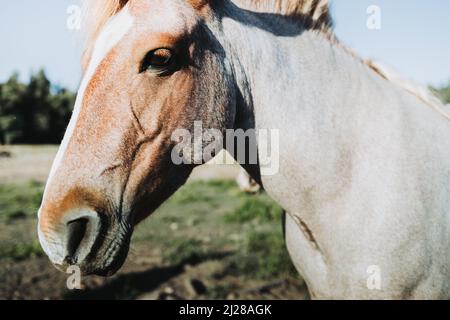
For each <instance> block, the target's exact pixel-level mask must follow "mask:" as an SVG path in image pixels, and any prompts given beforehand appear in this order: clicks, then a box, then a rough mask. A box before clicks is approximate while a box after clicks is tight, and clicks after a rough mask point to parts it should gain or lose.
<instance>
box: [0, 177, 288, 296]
mask: <svg viewBox="0 0 450 320" xmlns="http://www.w3.org/2000/svg"><path fill="white" fill-rule="evenodd" d="M43 188H44V186H43V184H41V183H37V182H30V183H25V184H16V185H0V220H2V221H4V222H6V223H7V224H18V225H20V224H30V225H32V227H33V228H35V219H36V211H37V209H38V207H39V204H40V202H41V197H42V192H43ZM281 212H282V210H281V208H280V207H279V206H278V205H276V204H275V203H274V202H273V201H272V200H271V199H270V198H269V197H268V195H267V194H265V193H264V192H263V193H261V194H258V195H247V194H244V193H242V192H241V191H240V190H239V188H238V186H237V185H236V184H235V182H234V181H221V180H212V181H196V182H190V183H188V184H187V185H185V186H183V187H182V188H181V189H180V190H179V191H178V192H177V193H176V194H175V195H174V196H173V197H171V198H170V199H169V200H168V201H167V202H166V203H165V204H163V205H162V206H161V207H160V208H159V209H158V210H157V211H156V212H155V213H154V214H153V215H152V216H151V217H150V218H148V219H146V220H145V221H144V222H142V223H141V225H139V226H138V227H137V228H136V230H135V235H134V238H133V244H139V243H141V242H142V241H146V242H147V243H146V245H147V246H151V247H154V248H158V249H159V250H160V252H161V254H162V257H163V259H164V261H166V262H167V263H169V264H173V265H176V264H183V263H198V262H201V261H203V260H208V259H223V260H222V261H223V262H224V263H225V264H226V268H225V270H226V272H228V273H231V274H234V275H237V276H244V277H248V278H258V279H266V278H267V279H268V278H274V277H284V276H291V275H294V274H295V271H294V268H293V266H292V263H291V261H290V259H289V256H288V253H287V250H286V248H285V244H284V240H283V236H282V233H281V223H280V216H281ZM31 219H33V220H31ZM27 221H28V222H27ZM5 228H9V227H5ZM5 230H10V229H5ZM11 230H12V229H11ZM12 237H13V234H12V235H11V239H12ZM16 237H18V238H16ZM21 237H22V238H20V237H19V236H18V233H17V232H15V233H14V241H15V242H12V243H8V244H6V243H4V244H3V245H2V246H0V259H12V260H23V259H27V258H29V257H32V256H39V255H41V254H42V251H41V249H40V246H39V245H38V244H37V242H36V243H34V242H33V240H32V239H34V235H32V234H29V235H27V236H25V235H23V236H21ZM220 252H226V253H227V256H226V257H217V255H216V254H217V253H220ZM210 290H211V292H210V293H209V295H210V296H211V297H215V298H218V299H219V298H223V296H224V295H226V292H227V288H221V287H217V288H212V289H210Z"/></svg>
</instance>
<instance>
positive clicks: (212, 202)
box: [0, 0, 450, 299]
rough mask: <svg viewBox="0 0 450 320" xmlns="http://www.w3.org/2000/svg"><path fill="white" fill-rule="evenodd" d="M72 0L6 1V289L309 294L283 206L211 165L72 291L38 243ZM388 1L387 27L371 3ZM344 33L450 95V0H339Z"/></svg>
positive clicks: (1, 241) (76, 40) (64, 106)
mask: <svg viewBox="0 0 450 320" xmlns="http://www.w3.org/2000/svg"><path fill="white" fill-rule="evenodd" d="M78 5H80V2H79V1H75V0H73V1H70V0H41V1H32V0H16V1H10V2H6V3H4V4H2V10H1V11H0V39H1V41H2V44H1V50H0V299H91V298H93V299H99V298H100V299H101V298H117V299H177V298H215V299H225V298H228V299H235V298H250V299H251V298H258V299H264V298H270V299H277V298H278V299H286V298H289V299H304V298H308V295H307V292H306V288H305V285H304V283H303V281H302V279H301V278H300V277H299V276H298V275H297V273H296V272H295V270H294V268H293V266H292V264H291V262H290V259H289V257H288V255H287V252H286V250H285V248H284V242H283V238H282V229H281V217H280V215H281V208H279V207H278V206H277V205H276V204H275V203H274V202H273V201H272V200H271V199H270V198H269V197H268V196H267V195H266V194H265V193H264V192H258V193H256V194H247V193H244V192H242V191H241V189H240V188H239V187H238V186H237V184H236V183H235V181H234V180H235V178H236V176H237V174H238V172H239V168H238V166H237V165H228V166H226V165H207V166H203V167H201V168H199V169H197V170H196V171H195V172H194V174H193V176H192V178H191V179H190V181H189V182H188V184H187V185H186V186H184V187H183V188H182V189H181V190H180V191H179V192H177V193H176V194H175V195H174V196H173V197H172V198H171V199H170V200H169V201H168V202H167V203H165V204H164V205H163V206H162V207H161V208H160V209H158V210H157V212H155V214H153V215H152V216H151V217H150V218H149V219H147V220H146V221H145V222H144V223H142V224H141V225H140V226H139V227H138V228H137V230H136V233H135V235H134V238H133V241H132V245H131V250H130V255H129V258H128V260H127V262H126V264H125V266H124V267H123V268H122V270H121V271H120V272H119V274H117V275H116V276H114V277H113V278H109V279H103V278H99V277H88V278H85V279H83V290H80V291H70V290H68V289H67V287H66V280H67V275H64V274H61V273H59V272H58V271H56V269H54V268H53V267H52V266H51V265H50V263H49V262H48V259H47V258H46V257H44V255H43V252H42V251H41V249H40V246H39V244H38V241H37V235H36V212H37V208H38V207H39V204H40V200H41V196H42V192H43V188H44V183H45V180H46V178H47V175H48V172H49V170H50V166H51V163H52V160H53V157H54V156H55V154H56V151H57V145H58V144H59V143H60V141H61V139H62V136H63V134H64V130H65V128H66V126H67V123H68V121H69V119H70V115H71V111H72V107H73V104H74V99H75V92H76V89H77V86H78V83H79V81H80V76H81V71H80V62H79V61H80V55H81V52H82V49H83V34H82V31H81V30H80V29H78V28H76V27H74V26H73V24H71V22H73V21H72V20H71V19H72V18H73V14H74V12H75V13H76V10H75V11H74V8H76V7H73V6H78ZM370 5H376V6H378V7H379V8H380V10H381V11H380V12H381V16H380V17H381V20H380V23H381V24H380V29H376V30H374V29H370V28H368V27H367V24H366V22H367V19H368V17H369V14H368V13H367V8H368V7H369V6H370ZM332 8H333V10H332V12H333V15H334V19H335V30H336V33H337V35H338V37H339V38H340V39H341V40H342V41H343V42H344V43H345V44H347V45H349V46H350V47H351V48H353V49H354V50H355V51H356V52H358V53H359V54H361V56H362V57H363V58H374V59H375V60H378V61H383V62H385V63H387V64H388V65H390V66H394V67H395V68H396V69H397V70H399V72H400V73H402V74H403V75H405V76H406V77H409V78H410V79H412V80H413V81H415V82H418V83H420V84H422V85H425V86H429V87H430V88H432V90H434V91H435V92H436V94H437V95H439V96H440V97H441V98H442V100H443V101H445V102H446V103H450V2H449V1H445V0H429V1H421V0H396V1H389V0H380V1H375V0H372V1H366V0H358V1H356V0H353V1H348V0H347V1H344V0H334V1H332Z"/></svg>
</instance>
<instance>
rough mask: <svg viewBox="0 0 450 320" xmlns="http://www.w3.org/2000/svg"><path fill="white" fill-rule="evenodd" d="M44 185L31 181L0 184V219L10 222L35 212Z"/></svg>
mask: <svg viewBox="0 0 450 320" xmlns="http://www.w3.org/2000/svg"><path fill="white" fill-rule="evenodd" d="M43 189H44V186H43V184H42V183H39V182H35V181H31V182H29V183H24V184H12V185H0V221H3V222H11V221H13V220H16V219H22V218H27V217H30V216H34V215H36V214H37V210H38V208H39V205H40V202H41V198H42V193H43Z"/></svg>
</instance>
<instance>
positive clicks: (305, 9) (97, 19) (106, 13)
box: [83, 0, 333, 43]
mask: <svg viewBox="0 0 450 320" xmlns="http://www.w3.org/2000/svg"><path fill="white" fill-rule="evenodd" d="M206 1H208V0H206ZM233 1H235V2H238V3H239V4H242V5H243V6H244V7H246V8H247V9H249V10H256V11H264V12H271V13H278V14H282V15H285V16H289V17H293V18H296V19H299V20H301V21H302V23H303V25H304V26H305V27H306V28H308V29H316V30H321V31H323V32H324V33H326V34H327V35H328V36H330V38H333V37H332V31H331V29H332V26H333V20H332V18H331V14H330V6H329V3H328V0H233ZM128 2H129V0H84V1H83V7H84V17H85V19H84V20H85V21H84V25H85V27H86V32H87V39H86V40H87V43H92V41H94V40H95V38H96V37H97V36H98V34H99V32H100V30H101V29H102V27H103V26H104V25H105V23H106V22H107V21H108V19H109V18H111V17H112V16H114V15H115V14H117V13H118V12H119V11H120V10H122V9H123V7H125V6H126V4H127V3H128Z"/></svg>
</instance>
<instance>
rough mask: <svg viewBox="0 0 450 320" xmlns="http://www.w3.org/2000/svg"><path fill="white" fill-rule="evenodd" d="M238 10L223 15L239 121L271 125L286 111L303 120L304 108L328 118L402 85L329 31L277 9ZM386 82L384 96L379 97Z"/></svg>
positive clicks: (316, 116) (242, 124)
mask: <svg viewBox="0 0 450 320" xmlns="http://www.w3.org/2000/svg"><path fill="white" fill-rule="evenodd" d="M235 14H236V16H235V17H226V18H224V19H222V30H223V31H222V33H223V37H225V39H224V41H223V43H224V49H225V51H226V54H227V56H228V57H229V58H230V60H231V64H232V69H233V70H234V75H235V78H236V83H237V87H238V88H239V92H240V95H239V97H238V98H241V99H240V100H239V101H238V102H239V104H238V107H239V109H238V115H240V116H239V117H238V124H237V126H239V127H249V126H250V127H252V126H253V125H254V126H256V127H263V128H271V127H273V126H276V125H277V121H276V120H279V121H281V119H279V118H280V117H286V116H290V118H289V119H285V120H283V121H287V122H289V121H290V122H292V123H297V121H298V120H299V118H298V117H297V116H301V114H303V115H305V116H306V118H307V117H310V118H311V119H309V120H310V121H321V122H322V123H323V122H324V121H326V119H325V118H326V117H329V118H333V117H335V116H336V115H337V113H339V116H347V115H345V113H346V112H348V113H350V114H351V113H353V112H355V108H359V109H360V108H361V107H363V108H364V106H365V107H367V108H370V107H372V106H371V103H370V101H371V100H372V102H374V101H375V100H378V101H379V100H380V99H383V98H384V99H386V100H388V99H389V96H390V95H395V91H399V90H398V88H395V87H394V86H393V85H392V84H390V83H389V82H388V81H386V80H385V79H383V78H382V77H380V76H379V75H378V74H376V73H375V72H374V71H373V70H371V69H370V68H369V67H368V66H367V65H365V64H364V63H363V62H362V61H361V60H360V59H358V58H357V57H355V56H353V55H352V54H351V53H350V52H349V51H348V50H346V49H345V48H344V47H343V46H341V45H339V44H338V43H336V42H333V41H331V40H330V39H329V37H328V36H327V35H326V34H324V33H320V32H319V31H317V30H306V29H302V28H301V27H300V26H299V25H298V24H296V23H295V22H292V20H290V19H289V18H284V20H283V18H282V17H280V16H279V15H275V14H259V13H253V14H252V13H249V12H244V13H242V12H240V13H239V12H238V13H235ZM246 19H247V20H248V21H245V20H246ZM380 87H382V88H381V89H382V90H383V91H384V96H383V97H380V96H379V94H378V93H377V95H378V96H377V97H374V94H375V93H376V92H379V89H380ZM349 99H351V103H349V102H350V101H349ZM367 101H369V103H367ZM258 115H270V116H269V117H264V116H260V117H258ZM253 118H255V119H253ZM306 118H305V117H304V118H303V119H306ZM253 120H256V123H254V121H253ZM278 123H279V122H278Z"/></svg>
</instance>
